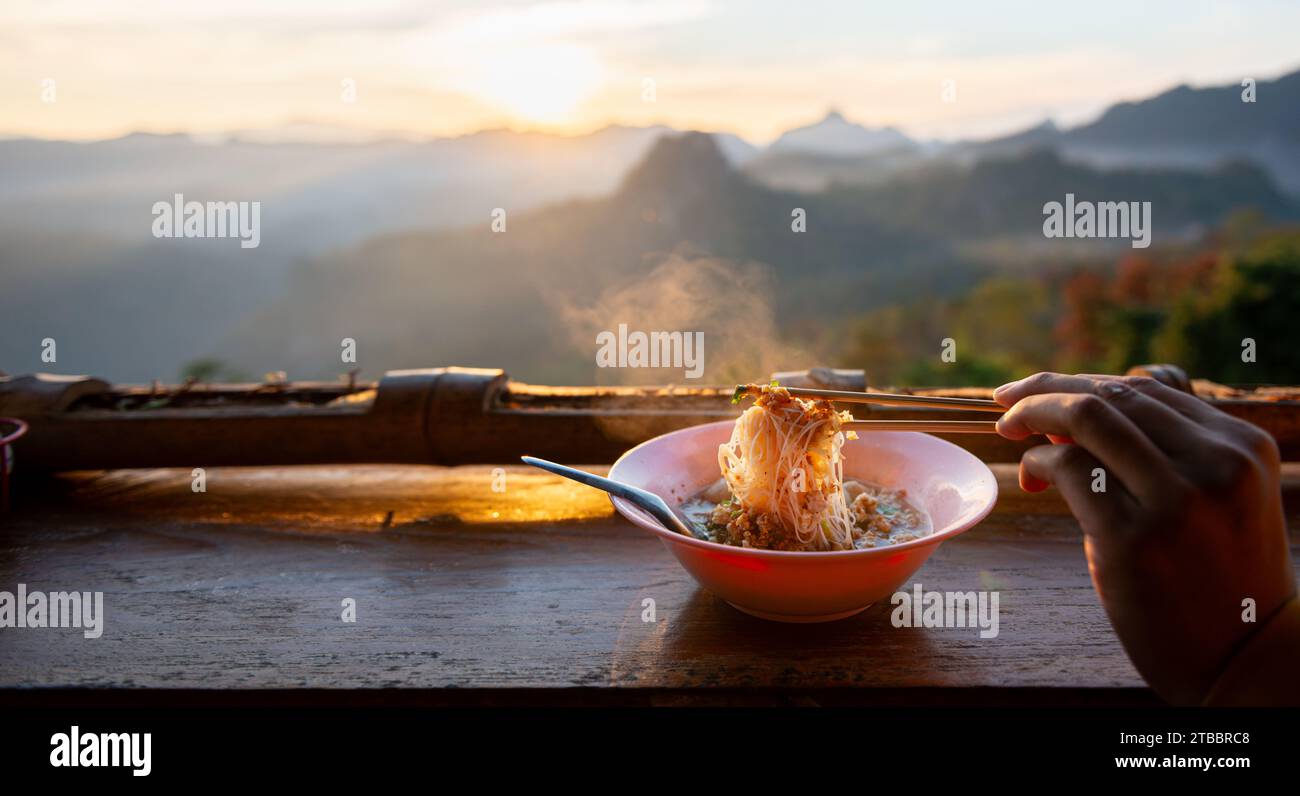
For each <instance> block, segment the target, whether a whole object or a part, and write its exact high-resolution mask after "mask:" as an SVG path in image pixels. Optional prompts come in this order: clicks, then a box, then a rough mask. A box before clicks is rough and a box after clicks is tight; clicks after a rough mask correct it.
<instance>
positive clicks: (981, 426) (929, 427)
mask: <svg viewBox="0 0 1300 796" xmlns="http://www.w3.org/2000/svg"><path fill="white" fill-rule="evenodd" d="M844 428H845V430H851V431H925V432H928V433H931V434H996V433H998V424H997V423H995V422H993V421H992V420H851V421H849V422H847V423H845V424H844Z"/></svg>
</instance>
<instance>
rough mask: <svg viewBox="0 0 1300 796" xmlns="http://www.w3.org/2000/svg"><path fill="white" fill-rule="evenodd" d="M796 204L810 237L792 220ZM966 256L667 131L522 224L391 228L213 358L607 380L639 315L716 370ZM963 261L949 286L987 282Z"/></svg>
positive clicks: (320, 266) (307, 366) (309, 270)
mask: <svg viewBox="0 0 1300 796" xmlns="http://www.w3.org/2000/svg"><path fill="white" fill-rule="evenodd" d="M795 208H802V209H804V210H805V211H806V213H807V218H808V219H809V221H808V225H809V226H808V228H809V230H810V231H809V232H808V233H807V234H801V233H798V232H795V231H793V230H792V227H791V222H792V211H793V210H794V209H795ZM952 262H953V255H952V253H951V252H950V250H949V248H948V246H947V244H945V243H944V242H942V241H937V240H934V239H932V238H931V237H929V236H924V235H917V234H913V233H906V234H899V233H896V232H892V231H890V230H888V229H885V228H883V227H882V226H880V225H878V224H875V223H873V222H872V221H871V220H870V219H868V218H865V217H863V216H862V214H861V213H859V212H856V211H855V210H854V209H852V208H848V207H842V206H832V205H831V204H828V203H825V202H821V201H819V200H817V199H816V198H815V197H802V196H797V195H794V194H790V193H785V192H780V191H773V190H770V189H767V188H764V187H762V186H760V185H757V184H755V183H753V182H752V181H751V180H750V179H748V178H747V177H745V176H744V175H743V174H741V173H739V172H737V171H736V170H735V169H734V168H733V167H732V166H731V165H730V164H729V163H728V162H727V160H726V158H725V157H724V156H723V155H722V153H721V152H720V151H719V148H718V145H717V143H716V142H715V141H714V140H712V139H710V138H709V137H708V136H704V135H700V134H685V135H681V136H666V137H664V138H662V139H660V141H659V142H657V143H656V145H655V147H654V148H653V149H652V150H651V151H650V152H649V153H648V154H647V156H646V157H645V159H644V160H643V161H642V162H641V163H640V164H639V165H638V166H637V167H636V168H634V169H632V170H631V171H630V172H629V173H628V175H627V176H626V178H625V179H624V180H623V181H622V183H621V184H620V186H619V187H618V189H617V190H616V191H614V192H612V193H611V194H610V195H609V196H607V197H605V198H602V199H598V200H579V201H573V202H566V203H562V204H558V205H555V206H551V207H547V208H543V209H540V210H537V211H534V212H531V213H526V214H522V215H520V216H511V217H510V219H509V223H508V226H507V228H506V231H504V232H499V233H494V232H492V231H491V229H490V227H489V225H488V224H487V223H486V221H485V222H484V223H482V224H477V225H475V226H473V227H470V228H467V229H464V230H459V231H455V232H445V233H409V234H403V235H393V236H384V237H380V238H376V239H374V240H371V241H367V242H365V243H363V244H361V245H360V246H358V247H356V248H354V249H351V250H349V251H346V252H338V253H335V254H332V255H330V256H327V257H324V258H319V259H317V260H315V261H313V262H311V263H310V264H305V265H304V266H303V267H302V268H300V269H299V270H298V271H296V272H295V274H294V277H295V280H294V283H293V285H292V289H291V291H290V292H289V294H288V295H289V296H290V298H286V299H284V300H281V301H279V302H277V303H275V304H273V305H271V306H270V307H268V308H266V309H265V310H263V311H260V312H257V313H254V314H253V315H252V316H250V317H248V318H246V319H244V321H243V322H241V323H240V324H239V326H238V329H237V331H236V332H235V333H233V334H232V335H230V336H229V337H228V338H227V339H225V340H223V341H221V343H220V345H218V346H216V347H214V348H213V349H212V350H211V351H209V352H206V353H210V354H211V355H213V356H216V357H219V358H221V359H223V360H226V361H229V362H232V363H235V364H236V365H238V366H239V367H240V368H242V369H245V370H248V371H251V372H261V370H262V369H271V368H273V367H274V368H284V367H288V366H292V367H296V368H299V369H300V370H299V372H297V373H292V374H291V375H295V376H299V377H307V376H313V375H327V374H330V373H332V372H337V371H338V370H339V367H338V365H337V362H338V353H337V349H338V345H339V340H340V339H341V338H342V337H345V336H351V337H353V338H354V339H356V340H357V343H358V347H359V350H360V351H361V352H362V358H361V360H360V361H361V363H362V364H363V366H364V367H365V368H366V371H367V372H368V373H376V372H379V371H382V370H384V369H387V368H396V367H413V366H420V365H432V364H468V365H474V364H476V365H480V366H486V365H491V366H496V367H504V368H506V369H507V370H508V371H509V372H510V373H511V375H512V376H514V377H516V378H521V379H533V380H538V381H544V382H549V383H593V382H597V383H598V382H600V381H602V380H608V379H609V378H611V374H609V373H602V372H599V371H597V370H596V369H595V366H594V348H593V347H592V345H591V341H592V340H594V339H595V335H596V334H597V332H598V331H600V330H602V329H607V328H614V327H610V326H609V325H610V324H615V325H616V324H618V323H620V322H626V323H628V324H629V326H630V328H633V329H643V330H654V329H664V330H681V329H689V330H699V331H704V332H706V335H707V339H708V340H709V341H710V342H709V346H710V349H709V350H710V351H711V352H712V353H710V354H709V357H710V359H709V360H708V361H709V363H710V364H709V369H708V374H709V375H712V376H715V377H717V376H718V374H720V373H721V372H722V371H720V370H719V369H718V368H720V367H722V363H723V362H727V361H730V357H729V355H728V353H726V352H728V351H733V350H740V349H744V350H751V349H752V348H760V347H763V346H765V345H766V341H768V340H769V339H770V338H769V337H768V336H767V335H764V334H762V332H761V330H763V329H764V328H765V321H771V319H772V318H773V317H775V318H779V319H781V323H780V326H781V328H782V329H785V330H787V331H788V330H791V329H796V328H800V327H801V325H807V324H810V323H811V324H812V325H813V327H812V328H821V329H822V330H823V331H826V330H828V328H829V327H828V324H830V323H831V322H832V321H833V319H836V318H842V317H845V316H847V315H852V314H853V313H855V312H858V311H860V310H861V309H863V308H865V307H869V306H879V305H881V304H883V303H887V302H888V301H890V300H891V299H893V298H898V297H903V296H906V297H912V298H915V297H917V296H919V295H921V294H922V293H924V292H930V293H935V292H936V291H935V290H934V288H933V287H932V285H933V284H934V283H935V282H938V281H939V278H938V270H937V269H939V268H941V267H943V266H945V265H950V264H952ZM362 263H364V267H359V264H362ZM956 271H957V272H956V273H954V274H952V275H950V276H948V277H947V278H946V279H944V280H943V283H944V285H945V287H944V288H943V289H942V290H939V291H937V292H938V293H943V292H944V290H949V289H951V290H954V291H955V290H958V289H960V288H961V287H963V286H965V285H968V284H969V283H970V281H971V279H973V276H972V275H970V274H969V273H968V272H967V271H965V270H964V269H960V268H958V269H956ZM735 356H740V354H736V355H735ZM786 364H790V365H793V364H796V363H794V362H787V363H786ZM757 372H764V371H757ZM638 375H639V374H638ZM736 375H739V374H736ZM658 378H659V380H660V381H662V380H663V379H664V378H671V376H667V377H664V376H660V377H658ZM677 378H680V373H679V374H678V375H677ZM652 380H653V379H652Z"/></svg>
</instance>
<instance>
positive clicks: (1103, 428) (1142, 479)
mask: <svg viewBox="0 0 1300 796" xmlns="http://www.w3.org/2000/svg"><path fill="white" fill-rule="evenodd" d="M1034 432H1037V433H1042V434H1052V435H1057V436H1067V437H1070V438H1071V439H1073V440H1074V442H1075V444H1077V445H1079V446H1081V447H1083V448H1084V449H1085V450H1087V451H1088V452H1089V453H1091V454H1092V455H1093V456H1095V457H1097V460H1098V461H1100V462H1101V464H1102V466H1103V467H1105V468H1106V469H1107V470H1110V471H1111V472H1113V473H1114V474H1115V475H1116V476H1118V477H1119V479H1120V481H1121V482H1122V483H1123V484H1124V486H1125V487H1126V488H1127V489H1128V491H1129V492H1130V493H1131V494H1132V495H1133V496H1134V497H1135V498H1137V499H1138V501H1139V502H1142V503H1150V502H1152V501H1153V500H1154V499H1155V498H1156V497H1157V496H1158V495H1159V494H1160V493H1162V492H1163V491H1164V490H1165V489H1166V488H1167V487H1168V484H1169V483H1170V482H1171V480H1172V479H1177V478H1180V477H1181V476H1179V475H1178V472H1177V471H1176V470H1175V469H1174V466H1173V462H1172V461H1171V460H1170V459H1169V458H1168V457H1167V456H1165V454H1164V453H1163V452H1162V451H1161V450H1160V449H1159V448H1157V447H1156V445H1155V443H1154V442H1152V441H1151V439H1150V438H1149V437H1147V435H1146V434H1144V433H1142V431H1141V429H1139V428H1138V427H1137V425H1135V424H1134V423H1133V421H1132V420H1130V419H1129V418H1128V417H1126V416H1124V415H1123V414H1122V413H1121V412H1119V411H1118V410H1116V409H1115V407H1113V406H1111V405H1110V404H1109V403H1108V402H1107V401H1106V400H1104V399H1103V398H1101V397H1099V396H1098V395H1096V394H1095V393H1092V392H1077V393H1047V394H1040V395H1029V396H1026V397H1024V398H1022V399H1020V400H1019V401H1017V402H1016V404H1015V405H1014V406H1012V407H1011V408H1010V409H1009V410H1007V412H1006V414H1004V415H1002V417H1001V418H999V419H998V433H1000V434H1002V435H1003V436H1004V437H1007V438H1009V439H1024V438H1025V437H1027V436H1029V435H1030V434H1031V433H1034Z"/></svg>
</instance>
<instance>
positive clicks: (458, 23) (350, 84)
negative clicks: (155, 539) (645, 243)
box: [0, 0, 1300, 142]
mask: <svg viewBox="0 0 1300 796" xmlns="http://www.w3.org/2000/svg"><path fill="white" fill-rule="evenodd" d="M1051 7H1057V8H1055V10H1052V8H1051ZM1298 32H1300V2H1296V1H1295V0H1277V1H1276V2H1274V1H1272V0H1259V1H1258V2H1236V3H1220V2H1197V0H1183V1H1182V2H1174V1H1173V0H1170V1H1169V2H1160V1H1153V0H1116V1H1114V2H1112V1H1110V0H1100V1H1094V2H1086V3H1068V4H1067V3H1053V2H1046V1H1045V0H1039V1H1038V2H1029V1H1025V2H1015V1H1013V0H978V1H976V0H969V1H967V2H927V0H911V2H888V3H877V2H868V1H866V0H859V1H858V2H817V1H816V0H802V2H796V3H790V2H774V1H773V2H769V1H767V0H752V1H751V2H722V1H720V0H714V1H713V2H705V1H704V0H663V1H662V2H628V1H627V0H609V1H607V2H542V3H530V2H493V0H484V1H483V2H429V1H428V0H425V2H409V1H408V0H362V1H361V2H352V3H344V2H332V0H221V2H212V0H171V1H170V2H161V1H160V0H132V1H131V2H127V1H126V0H4V2H3V3H2V4H0V134H7V135H18V134H21V135H34V136H42V137H60V138H81V139H84V138H103V137H110V136H116V135H120V134H123V133H126V132H130V131H134V130H146V131H152V132H176V131H185V132H196V133H213V132H222V131H230V130H248V129H261V128H273V127H279V126H282V125H286V124H309V125H343V126H347V127H357V128H363V129H365V130H371V131H394V132H398V133H401V134H403V135H411V136H429V135H449V134H458V133H463V132H468V131H472V130H477V129H482V128H485V127H502V126H505V127H514V128H521V129H546V130H554V131H559V132H582V131H586V130H590V129H593V128H597V127H600V126H603V125H605V124H608V123H611V122H618V123H625V124H638V125H640V124H648V123H653V122H664V123H668V124H672V125H674V126H678V127H695V128H699V129H709V130H729V131H732V132H736V133H739V134H741V135H743V136H746V137H747V138H750V139H751V140H754V141H756V142H762V141H765V140H767V139H770V138H771V137H773V136H774V135H776V134H778V133H779V132H780V131H782V130H783V129H786V128H789V127H792V126H796V125H799V124H803V123H807V122H810V121H813V120H815V119H816V118H818V117H820V116H821V115H822V114H823V113H824V112H825V110H826V108H827V107H829V106H832V105H833V106H836V107H838V108H839V109H840V110H842V111H843V112H844V114H845V115H846V116H848V117H850V118H851V119H854V120H855V121H859V122H862V123H866V124H871V125H879V124H895V125H898V126H900V127H901V128H903V129H904V130H906V131H907V132H909V133H911V134H913V135H917V136H922V137H941V138H950V137H958V136H975V135H987V134H992V133H999V132H1006V131H1009V130H1012V129H1016V128H1019V127H1022V126H1024V125H1026V124H1029V123H1031V122H1036V121H1038V120H1040V119H1042V118H1043V117H1044V116H1054V117H1055V118H1056V119H1057V120H1058V121H1061V122H1064V123H1072V122H1078V121H1081V120H1086V119H1087V118H1089V117H1090V116H1092V115H1094V114H1095V113H1097V112H1098V111H1099V110H1100V109H1101V108H1103V107H1104V106H1105V105H1107V104H1109V103H1110V102H1112V101H1114V100H1117V99H1125V98H1128V99H1133V98H1140V97H1143V96H1146V95H1149V94H1151V93H1154V92H1157V91H1160V90H1163V89H1165V88H1167V87H1170V86H1172V85H1174V84H1176V83H1179V82H1190V83H1193V84H1196V85H1203V84H1211V83H1227V82H1231V83H1239V82H1240V81H1241V79H1242V78H1243V77H1255V78H1258V79H1263V78H1271V77H1275V76H1277V75H1278V74H1281V73H1283V72H1286V71H1289V70H1291V69H1295V68H1300V47H1297V46H1296V42H1297V40H1298V39H1297V36H1300V33H1298ZM647 80H652V81H653V94H654V96H653V98H652V99H653V101H650V99H651V98H649V97H648V96H647V85H648V84H647ZM946 80H952V81H955V88H956V101H955V102H951V103H949V102H944V101H943V97H942V92H943V87H944V81H946ZM47 81H53V83H52V84H51V83H49V82H47ZM349 88H354V89H355V95H353V94H351V93H350V92H349ZM51 89H52V92H51ZM51 98H53V100H54V101H53V102H50V101H47V100H49V99H51ZM348 99H353V100H354V101H350V102H349V101H347V100H348ZM1261 101H1264V98H1263V97H1261Z"/></svg>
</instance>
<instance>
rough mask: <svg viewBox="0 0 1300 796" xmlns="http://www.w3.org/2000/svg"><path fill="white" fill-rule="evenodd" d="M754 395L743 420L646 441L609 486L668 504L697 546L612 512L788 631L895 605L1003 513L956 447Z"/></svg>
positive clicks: (980, 472)
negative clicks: (892, 600) (913, 581)
mask: <svg viewBox="0 0 1300 796" xmlns="http://www.w3.org/2000/svg"><path fill="white" fill-rule="evenodd" d="M743 392H744V393H745V394H747V395H748V396H750V397H753V398H754V399H755V401H754V403H753V405H752V406H749V407H748V408H747V409H745V411H744V412H743V413H742V414H741V416H740V417H739V418H738V419H737V420H736V421H734V422H733V421H730V420H724V421H721V422H717V423H708V424H705V425H701V426H694V427H692V428H686V429H682V430H680V431H674V432H672V433H669V434H665V435H663V436H660V437H656V438H654V439H652V440H649V441H647V442H644V443H642V444H641V445H638V446H637V447H635V448H633V449H632V450H630V451H628V452H627V453H625V454H624V455H623V456H622V457H620V458H619V460H618V461H617V462H615V463H614V466H613V467H612V468H610V472H609V477H610V478H612V479H614V480H616V481H621V482H623V483H627V484H631V485H633V486H637V487H640V488H642V489H646V490H649V491H651V492H654V493H656V494H658V495H660V496H661V497H663V498H664V500H665V501H667V502H668V504H669V505H670V506H672V507H673V509H674V510H675V511H676V512H677V513H678V514H679V515H680V516H681V517H682V518H683V519H684V520H685V521H686V523H687V526H688V527H689V529H690V530H691V535H687V534H683V533H678V532H675V531H670V530H668V529H667V528H665V527H663V526H662V525H661V524H660V523H659V522H657V521H656V520H655V519H653V518H652V517H651V516H650V515H649V514H647V513H646V512H645V511H643V510H642V509H640V508H639V507H637V506H635V505H633V504H631V503H629V502H628V501H626V500H624V499H622V498H618V497H615V498H612V500H613V503H614V507H615V509H616V510H617V511H618V512H619V513H620V514H622V515H623V516H624V517H626V518H627V519H629V520H630V521H632V522H633V523H634V524H636V525H638V526H640V527H641V528H644V529H645V530H647V531H650V532H652V533H654V534H656V535H657V536H659V538H660V539H661V540H662V541H663V543H664V545H665V546H666V547H667V548H668V550H669V552H671V553H672V554H673V555H674V556H675V557H676V558H677V560H678V561H679V562H680V563H681V565H682V566H683V567H684V568H685V569H686V571H687V572H689V573H690V574H691V575H692V577H694V578H695V580H696V581H697V582H698V583H699V584H700V585H701V586H703V587H704V588H705V589H708V590H709V591H711V592H713V593H714V594H716V595H717V596H719V597H721V598H722V599H723V600H726V601H727V602H728V603H730V604H731V605H732V606H734V607H736V608H737V609H739V610H741V611H744V612H745V613H748V614H752V615H754V616H758V617H762V618H764V619H772V620H776V621H782V622H826V621H831V620H835V619H842V618H845V617H848V616H852V615H854V614H856V613H859V612H860V611H863V610H864V609H866V608H868V607H870V606H871V605H872V604H873V603H876V602H878V601H880V600H885V599H888V598H889V597H890V596H891V595H892V594H893V593H894V592H895V591H897V590H898V589H899V587H900V586H902V585H903V584H905V583H906V582H907V580H908V579H909V578H910V577H911V576H912V575H913V573H915V572H916V570H918V569H919V568H920V567H921V565H922V564H924V563H925V561H926V559H927V558H929V557H930V555H931V554H932V553H934V551H935V550H936V549H938V547H939V545H940V544H941V543H942V542H944V541H945V540H947V539H951V538H952V537H954V536H956V535H957V534H959V533H962V532H963V531H966V530H968V529H969V528H971V527H973V526H974V525H975V524H976V523H978V522H979V521H980V520H982V519H984V517H985V516H987V515H988V513H989V512H990V511H991V510H992V509H993V505H994V503H995V502H996V500H997V481H996V479H995V478H994V476H993V473H992V472H991V471H990V470H989V468H988V466H987V465H985V464H984V463H983V462H981V461H980V460H979V459H978V458H976V457H975V456H973V455H972V454H970V453H969V452H967V451H966V450H964V449H962V448H960V447H958V446H956V445H953V444H952V443H950V442H947V441H945V440H942V439H939V438H938V437H934V436H931V435H928V434H921V433H917V432H906V431H903V432H899V431H887V432H875V431H873V432H864V433H862V434H857V433H855V432H853V431H850V430H847V429H846V428H845V426H844V424H845V423H846V422H847V421H848V420H850V419H851V418H850V417H849V416H848V414H847V413H844V412H837V411H835V409H834V408H833V407H832V406H831V405H830V404H829V403H827V402H825V401H821V400H807V399H802V398H794V397H792V396H790V394H789V393H788V392H787V391H785V390H784V389H782V388H781V387H779V386H777V385H775V384H772V385H764V386H761V387H759V386H756V385H750V386H749V387H747V388H746V389H745V390H744V391H743ZM741 393H742V391H738V393H737V396H738V398H739V397H741Z"/></svg>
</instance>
